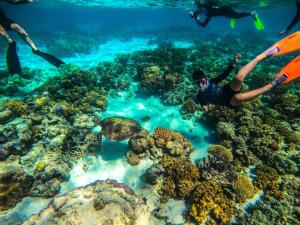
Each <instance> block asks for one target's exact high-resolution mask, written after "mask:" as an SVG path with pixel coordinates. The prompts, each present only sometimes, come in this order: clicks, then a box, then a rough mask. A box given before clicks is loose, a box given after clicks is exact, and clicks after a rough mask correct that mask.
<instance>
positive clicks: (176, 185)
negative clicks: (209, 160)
mask: <svg viewBox="0 0 300 225" xmlns="http://www.w3.org/2000/svg"><path fill="white" fill-rule="evenodd" d="M159 164H160V165H161V166H162V168H163V174H164V176H165V177H164V179H163V180H164V181H163V185H162V192H163V194H164V195H167V196H170V197H181V198H184V197H188V196H189V194H190V193H191V191H192V190H193V189H194V187H195V184H196V181H197V179H198V178H199V171H198V169H197V167H196V166H195V165H193V164H192V163H191V162H189V161H187V160H185V159H177V158H174V157H163V158H162V159H161V161H160V163H159Z"/></svg>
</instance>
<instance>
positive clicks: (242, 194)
mask: <svg viewBox="0 0 300 225" xmlns="http://www.w3.org/2000/svg"><path fill="white" fill-rule="evenodd" d="M232 187H233V190H234V192H235V194H236V200H237V201H238V202H240V203H244V202H245V201H246V200H247V199H249V198H252V197H253V196H254V195H255V193H256V192H257V191H256V189H255V187H254V186H253V184H252V182H251V181H250V180H249V178H248V176H247V175H245V174H239V175H238V177H237V178H236V179H235V180H234V181H233V185H232Z"/></svg>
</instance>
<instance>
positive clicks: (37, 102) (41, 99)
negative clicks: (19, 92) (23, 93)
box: [35, 97, 48, 108]
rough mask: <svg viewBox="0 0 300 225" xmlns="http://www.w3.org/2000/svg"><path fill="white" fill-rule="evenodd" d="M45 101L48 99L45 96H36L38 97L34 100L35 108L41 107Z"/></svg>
mask: <svg viewBox="0 0 300 225" xmlns="http://www.w3.org/2000/svg"><path fill="white" fill-rule="evenodd" d="M47 101H48V99H47V98H46V97H41V98H38V99H36V100H35V106H36V107H37V108H41V107H43V106H44V105H46V103H47Z"/></svg>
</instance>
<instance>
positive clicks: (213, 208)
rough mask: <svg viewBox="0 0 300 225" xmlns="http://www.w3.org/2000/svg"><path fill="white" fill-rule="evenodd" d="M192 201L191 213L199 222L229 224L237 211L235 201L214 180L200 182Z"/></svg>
mask: <svg viewBox="0 0 300 225" xmlns="http://www.w3.org/2000/svg"><path fill="white" fill-rule="evenodd" d="M192 202H193V203H192V206H191V209H190V212H189V214H190V216H191V217H192V218H193V219H194V220H195V221H196V222H197V223H198V224H203V223H205V222H207V223H209V222H211V223H216V224H227V223H229V222H230V221H231V217H232V216H233V215H234V214H235V213H236V208H235V207H234V205H233V202H232V201H231V200H230V199H228V198H227V197H226V196H225V195H224V193H223V191H222V188H221V187H220V186H218V184H217V183H216V182H214V181H204V182H201V183H199V184H198V185H197V186H196V187H195V189H194V191H193V193H192Z"/></svg>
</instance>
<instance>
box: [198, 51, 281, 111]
mask: <svg viewBox="0 0 300 225" xmlns="http://www.w3.org/2000/svg"><path fill="white" fill-rule="evenodd" d="M277 52H278V48H277V47H272V48H270V49H268V50H266V51H265V52H263V53H262V54H259V55H258V56H257V57H256V58H255V59H253V60H252V61H251V62H249V63H248V64H247V65H245V66H244V67H243V68H242V69H240V70H239V72H238V73H237V75H236V76H235V77H234V79H233V80H232V81H231V82H230V83H228V84H226V85H225V86H220V85H218V84H219V83H220V82H221V81H223V80H225V79H226V78H227V77H228V76H229V74H230V72H231V71H232V70H233V68H234V67H235V66H236V64H237V63H238V60H239V59H240V58H241V55H240V54H237V55H236V56H235V58H234V62H233V63H231V64H230V65H229V66H228V67H227V69H226V70H225V71H224V72H223V73H222V74H221V75H220V76H218V77H216V78H213V79H209V78H208V77H207V76H206V75H205V73H204V72H203V70H201V69H197V70H195V71H194V73H193V80H194V82H195V83H196V85H197V86H198V87H199V93H198V95H197V99H196V101H197V103H199V104H201V105H202V107H203V109H204V111H208V104H214V105H219V106H227V107H230V108H234V107H237V106H239V105H240V104H241V103H242V102H244V101H249V100H251V99H253V98H256V97H258V96H260V95H261V94H263V93H265V92H267V91H270V90H271V89H272V88H274V87H276V86H278V85H280V84H282V83H283V82H284V81H285V80H286V79H287V76H286V75H285V74H282V75H280V76H278V77H276V78H275V79H274V80H273V81H272V82H271V83H270V84H267V85H265V86H263V87H261V88H258V89H255V90H251V91H248V92H245V93H241V87H242V84H243V82H244V79H245V78H246V76H247V75H249V74H250V72H251V71H252V70H253V69H254V68H255V66H256V65H257V64H258V63H259V62H261V61H262V60H264V59H266V58H267V57H269V56H272V55H274V54H276V53H277Z"/></svg>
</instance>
